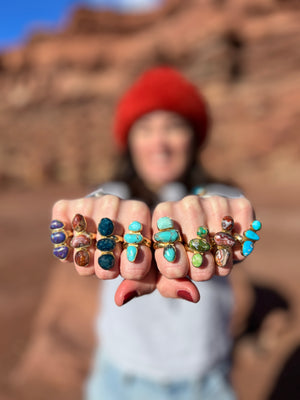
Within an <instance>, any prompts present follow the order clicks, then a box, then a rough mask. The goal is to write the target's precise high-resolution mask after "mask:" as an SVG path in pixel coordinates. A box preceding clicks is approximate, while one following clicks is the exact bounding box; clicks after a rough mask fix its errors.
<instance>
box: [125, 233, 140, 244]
mask: <svg viewBox="0 0 300 400" xmlns="http://www.w3.org/2000/svg"><path fill="white" fill-rule="evenodd" d="M124 240H125V242H127V243H141V241H142V240H143V236H142V235H141V234H140V233H126V235H124Z"/></svg>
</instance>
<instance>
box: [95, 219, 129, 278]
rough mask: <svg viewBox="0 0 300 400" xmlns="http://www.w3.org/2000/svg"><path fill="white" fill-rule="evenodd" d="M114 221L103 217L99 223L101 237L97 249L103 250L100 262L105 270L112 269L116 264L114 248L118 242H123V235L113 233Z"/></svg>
mask: <svg viewBox="0 0 300 400" xmlns="http://www.w3.org/2000/svg"><path fill="white" fill-rule="evenodd" d="M113 231H114V223H113V222H112V220H111V219H109V218H102V219H101V221H100V222H99V225H98V232H99V233H100V235H101V239H99V240H98V242H97V249H98V250H100V251H101V252H102V254H101V256H100V257H99V258H98V264H99V265H100V267H101V268H103V269H105V270H109V269H111V268H112V267H113V266H114V265H115V256H114V254H113V250H114V248H115V247H116V243H119V242H123V238H122V236H119V235H113V234H112V233H113Z"/></svg>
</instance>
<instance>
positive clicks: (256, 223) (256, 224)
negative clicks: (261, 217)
mask: <svg viewBox="0 0 300 400" xmlns="http://www.w3.org/2000/svg"><path fill="white" fill-rule="evenodd" d="M252 228H253V229H254V230H255V231H259V230H260V229H261V222H260V221H258V220H257V219H256V220H254V221H253V222H252Z"/></svg>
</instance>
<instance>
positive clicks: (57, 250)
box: [53, 246, 69, 260]
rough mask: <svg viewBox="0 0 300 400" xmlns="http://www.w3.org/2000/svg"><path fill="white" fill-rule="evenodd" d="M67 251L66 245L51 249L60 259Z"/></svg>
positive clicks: (65, 256)
mask: <svg viewBox="0 0 300 400" xmlns="http://www.w3.org/2000/svg"><path fill="white" fill-rule="evenodd" d="M68 253H69V248H68V247H67V246H61V247H55V248H54V249H53V255H54V256H55V257H57V258H59V259H60V260H64V259H66V258H67V256H68Z"/></svg>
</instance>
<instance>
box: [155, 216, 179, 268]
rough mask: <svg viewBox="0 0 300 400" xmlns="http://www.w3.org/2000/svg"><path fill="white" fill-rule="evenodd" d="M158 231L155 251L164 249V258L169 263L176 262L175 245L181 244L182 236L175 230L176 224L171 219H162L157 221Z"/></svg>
mask: <svg viewBox="0 0 300 400" xmlns="http://www.w3.org/2000/svg"><path fill="white" fill-rule="evenodd" d="M157 228H158V231H159V232H157V233H156V234H155V235H154V240H155V241H154V244H153V247H154V249H155V250H156V249H159V248H163V249H164V253H163V255H164V258H165V259H166V260H167V261H169V262H174V261H175V258H176V248H175V245H174V243H175V242H181V241H182V239H181V235H180V232H179V231H178V230H177V229H174V222H173V221H172V220H171V218H169V217H162V218H159V219H158V220H157Z"/></svg>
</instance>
